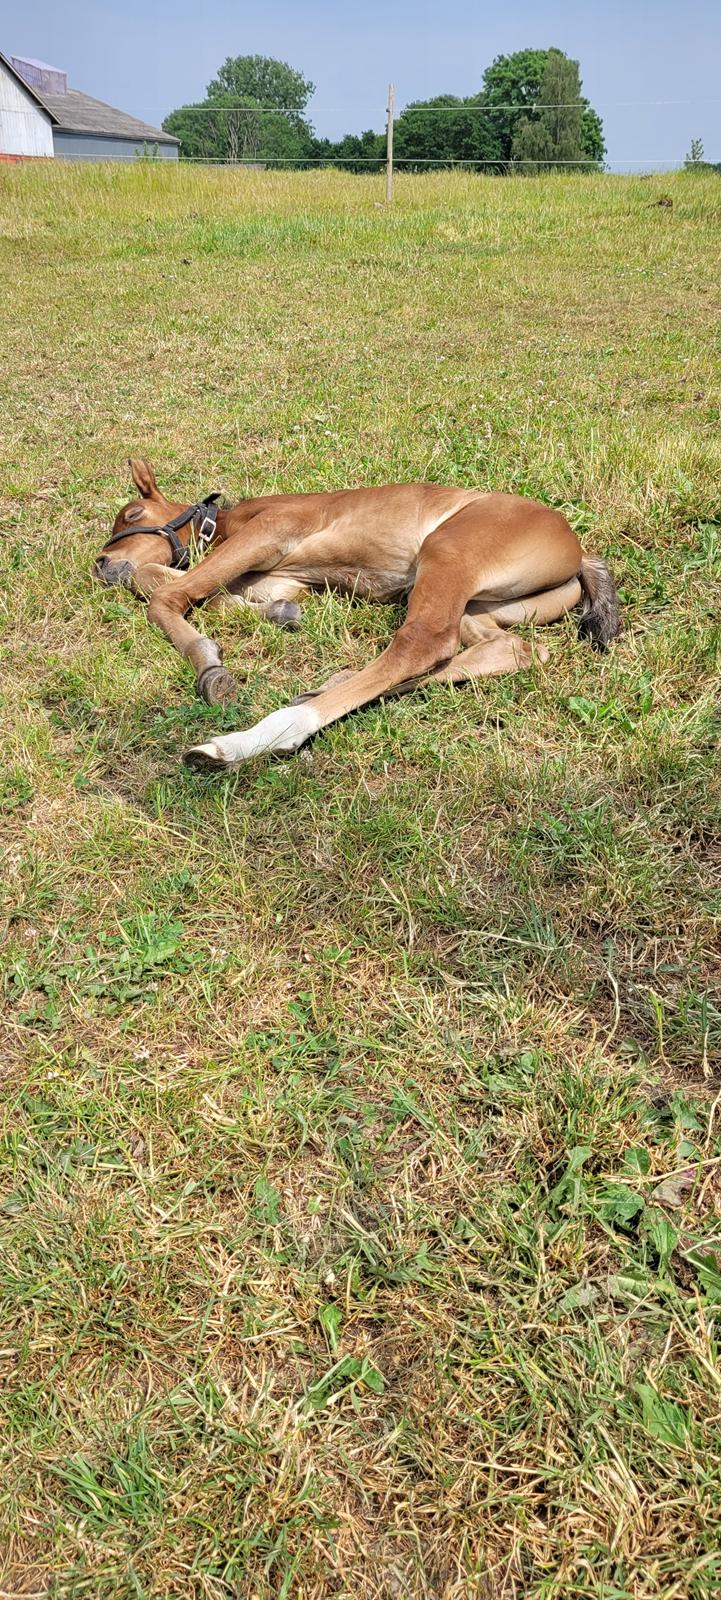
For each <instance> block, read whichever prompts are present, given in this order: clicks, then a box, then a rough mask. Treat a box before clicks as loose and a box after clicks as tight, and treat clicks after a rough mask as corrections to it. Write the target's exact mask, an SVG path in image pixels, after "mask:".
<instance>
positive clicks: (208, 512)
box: [103, 491, 220, 572]
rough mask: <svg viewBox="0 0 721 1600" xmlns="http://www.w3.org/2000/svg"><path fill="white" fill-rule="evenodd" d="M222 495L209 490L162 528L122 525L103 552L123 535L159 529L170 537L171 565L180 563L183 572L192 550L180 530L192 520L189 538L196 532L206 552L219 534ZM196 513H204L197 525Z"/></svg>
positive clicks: (198, 543) (199, 515)
mask: <svg viewBox="0 0 721 1600" xmlns="http://www.w3.org/2000/svg"><path fill="white" fill-rule="evenodd" d="M219 499H220V491H218V493H217V494H206V496H205V499H204V500H198V501H197V503H196V504H195V505H194V506H188V509H187V511H179V512H178V515H177V517H171V518H170V521H169V522H164V523H163V526H162V528H144V527H140V528H121V529H120V531H119V533H114V534H112V535H111V537H110V538H109V539H108V541H107V544H105V545H104V546H103V553H105V551H106V550H110V549H111V547H112V545H114V544H119V543H120V540H121V539H132V537H133V535H134V534H136V533H159V534H162V536H163V538H164V539H167V541H168V544H169V545H170V549H171V551H172V557H171V560H170V561H169V563H168V565H169V566H171V567H177V568H178V571H179V572H184V571H185V569H186V567H189V566H190V551H189V549H188V545H187V544H183V542H182V540H181V539H179V538H178V531H179V529H180V528H184V527H185V525H186V523H188V522H190V523H192V527H191V529H190V533H189V535H188V539H190V537H191V535H192V536H193V537H194V538H195V542H196V544H197V545H198V546H199V547H200V551H201V554H203V555H204V554H205V550H206V547H207V546H208V545H209V544H210V542H211V540H212V538H213V535H214V534H215V526H216V523H217V520H218V507H217V505H216V504H215V502H216V500H219ZM196 517H200V522H199V523H198V525H197V527H196V522H195V519H196Z"/></svg>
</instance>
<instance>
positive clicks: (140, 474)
mask: <svg viewBox="0 0 721 1600" xmlns="http://www.w3.org/2000/svg"><path fill="white" fill-rule="evenodd" d="M130 470H131V474H132V478H133V482H134V483H135V487H136V489H137V490H138V494H139V496H140V498H139V499H138V500H132V501H131V502H130V503H129V504H128V505H127V506H125V507H124V508H123V510H122V511H121V512H120V513H119V514H118V516H117V517H116V519H115V523H114V526H113V531H112V534H111V537H110V539H109V541H108V542H107V544H106V545H105V546H104V549H103V550H102V552H101V554H100V555H99V556H98V558H97V561H96V563H95V571H96V575H97V576H98V577H99V578H100V580H101V581H102V582H103V583H106V584H115V583H120V584H124V585H125V586H127V587H129V588H132V589H133V590H134V591H135V592H136V593H138V594H141V595H143V596H145V597H146V598H147V599H148V600H149V602H150V604H149V606H148V616H149V618H150V620H151V622H154V623H156V624H157V626H158V627H160V628H162V630H163V632H164V633H165V634H166V635H167V637H168V638H169V640H170V642H171V644H173V645H174V646H175V648H176V650H179V651H180V653H181V655H183V656H185V657H186V659H187V660H188V661H190V663H191V665H192V666H193V668H194V670H195V674H196V679H197V687H198V691H199V693H200V694H201V695H202V696H203V699H204V700H206V701H207V703H208V704H209V705H218V704H222V705H225V704H228V703H230V702H232V701H233V700H234V699H235V698H236V695H237V689H236V684H235V681H234V679H233V678H232V677H231V675H230V673H229V672H227V671H226V670H225V668H224V667H223V665H222V661H221V652H220V647H219V645H217V644H216V643H215V640H213V639H210V638H207V637H206V636H204V635H203V634H201V633H199V632H198V630H197V629H196V628H195V627H194V626H193V624H192V622H190V621H189V620H188V612H189V611H190V610H191V609H192V607H194V606H196V605H198V604H199V603H200V602H201V601H204V600H208V599H212V600H213V601H220V600H222V602H223V603H224V604H230V605H235V606H250V607H252V608H253V609H254V610H255V611H259V612H261V613H262V614H263V615H264V616H266V617H269V618H270V619H271V620H272V621H274V622H277V623H278V624H279V625H280V626H284V627H297V626H298V624H299V621H300V607H299V605H298V601H299V600H300V599H301V598H302V597H303V596H304V595H306V594H308V593H309V592H310V591H312V590H317V589H321V590H322V589H327V588H330V589H335V590H337V591H339V592H340V593H343V594H354V595H362V596H366V597H367V598H369V599H372V600H378V601H386V602H395V601H398V600H400V599H402V598H404V597H405V596H407V597H408V610H407V615H406V620H405V621H404V622H403V624H402V626H401V627H400V628H399V629H398V631H397V633H396V634H395V635H394V637H393V639H392V640H391V643H390V644H389V646H388V648H387V649H386V650H384V651H382V653H381V654H380V655H379V656H378V657H377V658H376V660H375V661H371V662H370V663H369V665H368V666H366V667H364V668H363V669H362V670H361V671H360V672H344V673H338V674H336V676H335V677H333V678H331V679H329V681H328V682H327V683H325V684H323V685H322V686H321V688H320V689H317V690H316V691H315V692H313V693H310V694H306V695H301V696H300V697H299V698H298V700H296V701H294V702H293V703H292V705H289V706H286V707H284V708H283V709H282V710H280V711H273V712H271V714H270V716H268V717H264V718H263V719H262V721H261V722H259V723H257V724H256V725H255V726H254V727H252V728H249V729H247V730H246V731H245V732H242V733H229V734H223V735H222V736H218V737H217V738H214V739H211V740H209V741H208V743H207V744H202V745H197V746H196V747H195V748H194V749H192V750H189V751H188V752H187V754H186V756H185V761H186V762H187V763H188V765H189V766H192V767H204V768H210V769H222V768H225V767H233V766H236V765H237V764H238V763H239V762H241V761H245V760H247V759H248V758H249V757H250V756H256V755H260V754H262V753H264V752H266V751H274V752H275V751H278V752H279V751H292V750H297V749H298V748H299V746H300V745H302V744H303V743H304V742H305V740H306V739H309V738H310V737H311V735H312V734H314V733H317V732H318V731H319V729H321V728H325V727H327V726H328V724H329V723H331V722H335V721H336V720H337V718H338V717H343V716H345V715H346V714H347V713H348V712H349V711H355V710H356V709H357V707H359V706H362V705H367V704H368V702H369V701H371V700H376V699H378V697H379V696H381V695H385V694H389V693H392V692H393V693H397V692H399V691H401V690H404V689H406V688H408V687H412V686H413V685H414V684H416V683H418V682H419V681H421V680H424V679H431V678H432V679H433V680H434V681H436V682H441V683H462V682H463V681H464V680H465V679H467V678H474V677H492V676H497V675H498V674H499V673H503V672H517V671H518V670H519V669H521V668H524V667H527V666H528V665H529V664H530V661H531V647H530V645H529V644H527V643H526V642H525V641H524V640H523V639H521V638H519V637H518V636H517V635H516V634H513V633H509V632H507V631H506V630H507V629H508V628H510V627H513V626H514V625H515V624H518V623H524V622H536V623H546V622H555V621H556V620H557V619H558V618H559V617H562V616H563V615H564V613H565V612H566V611H569V610H570V609H571V608H572V607H574V606H576V605H578V603H579V601H580V600H581V599H582V598H583V600H584V608H583V611H582V613H581V618H580V622H579V632H580V634H581V635H583V636H585V637H587V638H589V639H590V640H591V642H592V643H593V644H594V645H595V646H596V648H597V649H601V650H603V649H605V648H606V646H607V645H608V644H609V643H610V642H611V640H612V639H614V638H615V637H616V635H617V634H618V632H619V631H620V623H619V613H618V598H617V595H616V589H615V585H614V582H613V578H612V577H611V574H610V572H609V570H608V567H607V566H606V564H605V562H603V561H600V560H598V558H596V557H592V556H586V555H584V554H583V552H582V550H581V546H580V544H579V542H578V539H577V538H576V535H575V533H574V532H573V530H572V529H571V528H570V527H569V524H568V523H567V521H566V519H565V517H563V516H561V514H560V512H558V511H553V510H551V509H550V507H549V506H545V505H541V504H540V503H539V502H538V501H536V500H527V499H525V498H522V497H521V496H520V495H512V494H485V493H482V492H481V491H480V490H477V489H450V488H446V487H445V486H444V485H442V484H435V483H405V484H402V483H393V484H385V485H384V486H383V487H381V488H376V489H342V490H339V491H338V492H335V493H332V494H287V495H263V496H261V497H260V498H259V499H255V500H242V501H241V502H240V503H239V504H238V505H236V506H232V507H231V508H230V509H229V510H223V509H219V508H217V507H216V505H215V501H216V500H217V499H218V496H217V495H208V496H207V497H206V499H205V500H202V501H197V502H195V503H194V504H192V505H181V504H178V503H177V502H174V501H170V500H167V499H166V497H165V495H164V494H162V493H161V491H160V489H159V488H158V485H157V482H156V479H155V474H154V472H153V469H152V467H151V466H150V465H149V463H148V462H147V461H143V460H134V461H131V462H130ZM193 543H195V544H196V546H197V547H198V549H199V552H200V553H201V554H202V559H201V560H200V561H199V563H198V565H197V566H195V567H193V569H192V570H188V567H189V547H190V546H191V545H192V544H193ZM536 654H537V656H538V658H539V659H540V660H542V661H544V660H546V659H547V658H548V651H547V650H545V649H544V648H543V646H541V645H536Z"/></svg>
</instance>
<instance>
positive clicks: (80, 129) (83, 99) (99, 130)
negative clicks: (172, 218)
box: [0, 51, 180, 145]
mask: <svg viewBox="0 0 721 1600" xmlns="http://www.w3.org/2000/svg"><path fill="white" fill-rule="evenodd" d="M0 62H2V65H3V66H4V67H6V68H7V71H8V72H9V73H11V75H12V77H13V78H15V79H16V80H17V82H18V83H20V84H22V86H23V89H24V90H25V92H26V94H29V95H30V97H31V99H32V100H34V101H35V103H36V105H38V106H39V107H40V110H41V111H44V112H46V114H47V116H49V118H50V121H51V122H52V123H53V126H54V127H56V128H57V129H58V131H59V132H60V133H92V134H95V136H96V137H98V136H102V135H103V134H104V135H105V136H106V137H107V138H110V139H134V140H138V139H144V140H146V141H147V142H148V143H149V144H178V145H179V144H180V140H179V139H175V138H174V137H173V135H172V133H164V132H163V129H162V128H154V127H153V125H152V123H151V122H142V121H141V120H140V119H139V118H138V117H131V116H129V115H128V113H127V111H118V110H116V108H115V106H107V105H106V104H105V101H104V100H95V99H93V96H92V95H91V94H83V93H82V91H81V90H80V89H68V91H67V94H50V93H49V92H48V91H47V90H45V89H44V90H43V92H42V94H40V92H39V91H38V90H37V89H34V88H33V87H32V84H29V83H26V81H25V79H24V78H23V76H22V74H21V73H20V72H18V70H17V68H16V67H14V66H13V64H12V61H8V58H7V56H4V55H3V54H2V51H0ZM33 65H37V66H41V65H42V63H41V62H34V63H33ZM49 70H52V71H54V70H55V69H54V68H52V69H49Z"/></svg>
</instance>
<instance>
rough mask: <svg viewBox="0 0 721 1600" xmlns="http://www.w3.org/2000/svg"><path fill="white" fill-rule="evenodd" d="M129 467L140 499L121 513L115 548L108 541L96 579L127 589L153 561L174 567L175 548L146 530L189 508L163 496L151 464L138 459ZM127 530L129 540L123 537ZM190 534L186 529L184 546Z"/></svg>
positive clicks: (114, 534)
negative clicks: (140, 571)
mask: <svg viewBox="0 0 721 1600" xmlns="http://www.w3.org/2000/svg"><path fill="white" fill-rule="evenodd" d="M128 466H129V467H130V475H131V477H132V480H133V483H134V484H135V487H136V489H137V491H138V494H139V495H140V499H139V500H131V501H130V502H129V503H128V505H126V506H123V509H122V511H119V512H118V515H117V517H116V518H115V521H114V523H113V529H112V533H111V535H110V539H111V540H112V545H110V541H109V542H108V544H107V545H105V546H104V548H103V549H102V550H101V552H100V555H99V556H98V557H97V558H96V561H95V576H96V578H99V579H100V582H101V583H106V584H116V583H118V584H122V585H125V586H127V585H128V584H130V583H131V581H132V578H133V574H134V573H135V572H136V571H137V569H138V567H144V566H146V564H147V563H148V562H151V561H152V562H155V563H156V564H157V565H158V566H164V567H166V566H172V565H173V547H172V545H171V543H170V541H169V539H168V538H167V537H166V536H165V534H162V533H152V532H148V533H147V534H146V533H144V532H143V529H144V528H148V529H152V528H162V527H163V525H164V524H165V523H167V522H168V521H169V520H170V518H171V517H176V516H178V515H179V514H180V513H181V512H183V511H185V510H186V509H187V507H186V506H185V505H181V504H179V503H178V502H177V501H173V500H166V498H165V495H164V494H161V492H160V489H159V488H158V485H157V483H156V479H155V473H154V472H153V469H152V467H151V465H150V462H149V461H143V459H142V458H141V457H138V459H137V460H134V461H129V462H128ZM126 531H127V539H125V538H123V534H124V533H125V532H126ZM187 532H188V530H187V529H186V530H184V535H183V538H182V541H181V542H182V543H185V540H186V536H187Z"/></svg>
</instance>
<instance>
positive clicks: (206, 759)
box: [183, 744, 228, 772]
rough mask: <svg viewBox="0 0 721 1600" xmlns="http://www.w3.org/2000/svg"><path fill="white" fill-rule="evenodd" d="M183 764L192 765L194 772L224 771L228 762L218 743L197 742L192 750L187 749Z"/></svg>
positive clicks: (185, 765)
mask: <svg viewBox="0 0 721 1600" xmlns="http://www.w3.org/2000/svg"><path fill="white" fill-rule="evenodd" d="M183 766H184V767H190V768H191V770H192V771H193V772H223V771H225V769H226V767H227V766H228V762H227V761H226V760H225V758H224V756H222V755H221V753H220V751H219V749H218V746H217V745H214V744H196V745H194V746H193V748H192V749H191V750H186V752H185V755H184V756H183Z"/></svg>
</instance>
